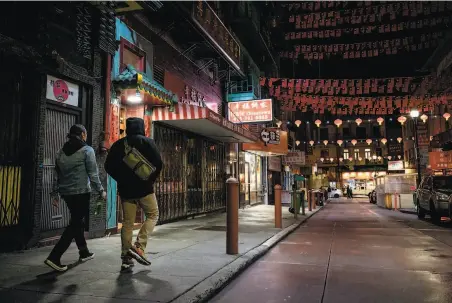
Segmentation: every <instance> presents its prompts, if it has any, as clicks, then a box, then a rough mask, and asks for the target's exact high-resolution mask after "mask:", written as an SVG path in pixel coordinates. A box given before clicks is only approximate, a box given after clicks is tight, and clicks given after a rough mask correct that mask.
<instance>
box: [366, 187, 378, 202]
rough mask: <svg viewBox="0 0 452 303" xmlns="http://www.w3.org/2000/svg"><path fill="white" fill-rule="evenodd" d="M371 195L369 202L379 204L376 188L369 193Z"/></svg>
mask: <svg viewBox="0 0 452 303" xmlns="http://www.w3.org/2000/svg"><path fill="white" fill-rule="evenodd" d="M367 196H368V197H369V203H373V204H377V192H376V191H375V189H374V190H373V191H371V192H370V193H368V194H367Z"/></svg>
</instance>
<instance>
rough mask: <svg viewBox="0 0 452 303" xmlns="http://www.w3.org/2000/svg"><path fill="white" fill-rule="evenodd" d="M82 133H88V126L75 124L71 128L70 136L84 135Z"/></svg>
mask: <svg viewBox="0 0 452 303" xmlns="http://www.w3.org/2000/svg"><path fill="white" fill-rule="evenodd" d="M82 133H85V134H88V133H87V132H86V128H85V127H84V126H83V125H81V124H74V125H72V126H71V129H70V130H69V134H68V137H73V136H76V137H79V136H81V135H82Z"/></svg>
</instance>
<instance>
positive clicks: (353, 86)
mask: <svg viewBox="0 0 452 303" xmlns="http://www.w3.org/2000/svg"><path fill="white" fill-rule="evenodd" d="M417 79H422V77H417V78H414V77H397V78H372V79H281V78H263V77H261V78H260V81H259V83H260V85H261V86H267V87H269V88H270V94H271V95H273V96H280V95H282V93H284V92H285V93H286V94H287V95H291V96H293V95H295V93H310V94H320V93H322V94H328V95H330V96H333V95H351V96H354V95H367V94H374V93H380V94H392V93H394V92H400V93H412V92H413V91H415V90H416V89H418V88H419V86H420V85H421V84H422V83H423V84H424V86H426V85H427V83H426V82H417V83H414V82H413V80H417ZM277 83H280V84H279V85H277Z"/></svg>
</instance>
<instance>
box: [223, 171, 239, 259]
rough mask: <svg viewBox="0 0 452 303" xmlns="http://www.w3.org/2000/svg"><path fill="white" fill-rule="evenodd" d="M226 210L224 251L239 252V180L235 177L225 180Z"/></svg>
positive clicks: (234, 253) (230, 253)
mask: <svg viewBox="0 0 452 303" xmlns="http://www.w3.org/2000/svg"><path fill="white" fill-rule="evenodd" d="M226 186H227V194H228V200H227V210H226V253H227V254H228V255H236V254H238V253H239V182H238V181H237V179H235V178H229V179H228V180H227V181H226Z"/></svg>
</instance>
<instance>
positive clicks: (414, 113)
mask: <svg viewBox="0 0 452 303" xmlns="http://www.w3.org/2000/svg"><path fill="white" fill-rule="evenodd" d="M410 116H411V118H413V122H414V144H415V147H414V151H415V154H414V155H415V159H416V166H417V186H419V184H421V159H420V155H419V139H418V134H417V118H418V117H419V110H417V109H412V110H411V112H410Z"/></svg>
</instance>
